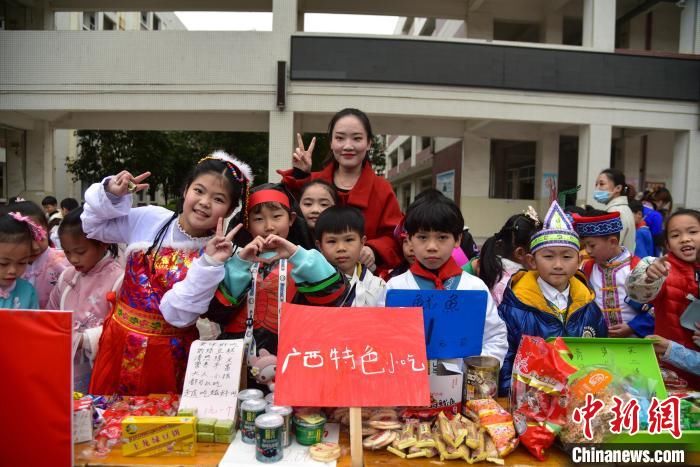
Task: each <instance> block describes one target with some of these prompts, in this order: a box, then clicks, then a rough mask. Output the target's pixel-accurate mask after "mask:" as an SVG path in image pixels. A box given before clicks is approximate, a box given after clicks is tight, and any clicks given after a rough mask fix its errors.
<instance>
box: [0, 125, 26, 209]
mask: <svg viewBox="0 0 700 467" xmlns="http://www.w3.org/2000/svg"><path fill="white" fill-rule="evenodd" d="M26 133H27V132H26V131H24V130H9V129H8V130H6V131H5V138H6V140H5V148H6V152H5V161H6V166H5V184H6V187H5V192H4V193H0V195H1V196H2V198H10V197H12V196H17V195H18V194H20V193H22V192H23V191H24V185H25V184H24V174H25V161H26V154H27V152H26V144H25V143H26Z"/></svg>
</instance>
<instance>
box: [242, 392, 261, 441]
mask: <svg viewBox="0 0 700 467" xmlns="http://www.w3.org/2000/svg"><path fill="white" fill-rule="evenodd" d="M265 407H267V402H265V401H264V400H263V399H251V400H247V401H243V403H242V404H241V440H242V441H243V442H244V443H247V444H255V419H256V418H258V416H259V415H262V414H264V413H265Z"/></svg>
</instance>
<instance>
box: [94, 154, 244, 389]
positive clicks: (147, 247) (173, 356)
mask: <svg viewBox="0 0 700 467" xmlns="http://www.w3.org/2000/svg"><path fill="white" fill-rule="evenodd" d="M149 175H150V172H146V173H143V174H141V175H138V176H134V175H132V174H131V173H129V172H127V171H122V172H121V173H119V174H117V175H116V176H112V177H107V178H106V179H105V180H103V181H102V182H101V183H96V184H94V185H92V186H91V187H90V188H89V189H88V190H87V192H86V193H85V211H84V212H83V214H82V216H81V218H82V222H83V230H84V231H85V233H86V234H87V236H88V238H91V239H95V240H99V241H101V242H105V243H127V244H128V247H127V259H126V272H125V274H124V281H123V283H122V286H121V288H120V290H119V294H118V296H117V301H116V305H115V307H114V309H113V310H112V311H111V312H110V314H109V315H108V316H107V318H106V319H105V322H104V327H103V331H102V337H101V338H100V341H99V349H98V351H97V356H96V357H95V366H94V368H93V372H92V378H91V381H90V392H91V393H92V394H113V393H115V392H116V393H120V394H150V393H164V392H180V391H181V390H182V383H183V379H184V376H185V367H186V365H187V355H188V352H189V347H190V344H191V343H192V341H193V340H194V339H196V338H197V329H196V326H195V322H196V320H197V318H199V316H200V315H201V314H203V313H204V312H206V311H207V308H208V306H209V302H210V301H211V299H212V297H213V296H214V292H215V291H216V287H217V284H218V283H219V282H221V280H222V279H223V277H224V261H225V260H226V259H227V258H228V257H230V256H231V252H232V251H233V243H232V241H231V239H232V238H233V236H234V235H235V234H236V232H237V231H238V229H239V228H240V227H236V228H234V229H233V230H231V232H229V234H228V235H224V233H223V232H224V228H223V219H224V218H225V217H227V216H229V215H230V214H231V213H232V212H233V210H234V208H236V206H238V203H239V201H241V200H243V204H244V208H245V201H246V199H247V193H248V187H249V184H250V182H251V180H252V174H251V170H250V167H248V166H247V165H246V164H244V163H242V162H241V161H239V160H237V159H235V158H233V157H231V156H229V155H228V154H226V153H224V152H223V151H217V152H215V153H213V154H211V155H209V156H206V157H204V158H202V159H201V160H200V161H199V163H198V164H197V165H196V166H195V167H194V169H193V172H192V174H191V175H190V176H189V177H188V178H187V180H186V182H185V187H184V190H183V196H184V200H183V202H182V203H181V205H180V206H179V209H178V210H177V212H172V211H169V210H167V209H165V208H162V207H158V206H144V207H138V208H133V209H132V208H131V204H132V193H134V192H138V191H140V190H144V189H146V188H148V184H145V183H143V181H144V180H145V179H146V178H147V177H148V176H149Z"/></svg>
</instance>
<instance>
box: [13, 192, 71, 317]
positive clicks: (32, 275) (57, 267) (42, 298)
mask: <svg viewBox="0 0 700 467" xmlns="http://www.w3.org/2000/svg"><path fill="white" fill-rule="evenodd" d="M5 212H19V213H20V214H23V215H24V216H27V217H29V218H31V219H32V221H33V222H34V223H35V224H37V225H39V226H40V227H41V228H42V229H44V230H45V231H46V232H47V234H46V235H43V236H41V239H40V240H36V239H35V240H34V241H32V252H31V256H30V257H29V265H28V266H27V269H26V271H24V275H23V276H22V278H23V279H26V280H27V281H29V283H30V284H32V285H33V286H34V288H35V289H36V294H37V297H38V298H39V308H41V309H46V307H47V305H48V303H49V295H51V291H52V290H53V288H54V287H55V286H56V282H57V281H58V276H60V275H61V273H62V272H63V270H64V269H66V268H67V267H68V266H70V264H69V263H68V260H66V256H65V255H64V254H63V251H61V250H58V249H56V248H54V247H52V246H49V235H48V232H49V224H48V223H47V221H46V216H45V215H44V211H43V210H42V209H41V208H40V207H39V205H38V204H36V203H34V202H32V201H25V200H23V199H21V198H19V199H18V200H17V201H16V202H14V203H12V204H10V205H9V206H7V207H6V208H5Z"/></svg>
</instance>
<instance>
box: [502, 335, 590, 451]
mask: <svg viewBox="0 0 700 467" xmlns="http://www.w3.org/2000/svg"><path fill="white" fill-rule="evenodd" d="M560 352H563V353H568V352H569V350H568V347H567V346H566V344H565V343H564V341H563V340H562V339H561V338H556V339H555V340H554V342H553V343H547V342H545V340H544V339H542V338H541V337H534V336H523V338H522V340H521V341H520V346H519V347H518V352H517V354H516V356H515V361H514V363H513V378H512V383H511V390H510V404H511V408H512V411H513V419H514V421H515V427H516V429H517V432H518V436H519V437H520V442H521V443H523V445H524V446H525V447H526V448H527V450H528V451H530V453H531V454H532V455H533V456H535V458H536V459H537V460H540V461H543V460H544V452H545V449H547V448H549V447H550V446H551V445H552V443H553V442H554V440H555V438H556V435H557V433H558V432H559V431H560V430H561V427H562V426H563V425H564V424H565V423H567V411H566V398H567V397H568V386H567V382H568V378H569V376H570V375H572V374H573V373H574V372H575V371H576V368H574V367H573V366H571V365H570V364H569V363H568V362H567V361H566V360H564V358H563V357H562V355H561V354H560ZM493 441H494V442H495V443H496V446H497V447H498V441H497V439H496V437H495V436H494V437H493ZM499 452H500V450H499Z"/></svg>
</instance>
